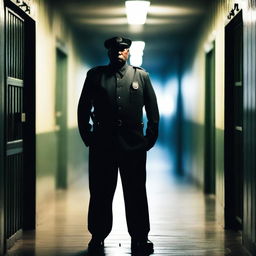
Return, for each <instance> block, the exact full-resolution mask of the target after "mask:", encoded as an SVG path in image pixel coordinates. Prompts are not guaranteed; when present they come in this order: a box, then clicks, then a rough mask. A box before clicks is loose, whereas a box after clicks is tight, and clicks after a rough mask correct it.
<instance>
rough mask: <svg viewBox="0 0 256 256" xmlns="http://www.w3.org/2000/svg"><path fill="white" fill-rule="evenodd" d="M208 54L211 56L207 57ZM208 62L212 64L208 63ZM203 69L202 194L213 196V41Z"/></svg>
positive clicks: (214, 105) (214, 182)
mask: <svg viewBox="0 0 256 256" xmlns="http://www.w3.org/2000/svg"><path fill="white" fill-rule="evenodd" d="M210 54H211V56H210V57H209V55H210ZM209 58H211V59H209ZM209 60H210V61H212V62H213V63H209ZM212 65H213V67H212ZM205 69H206V70H205V74H206V77H205V161H204V192H205V193H206V194H215V184H216V172H215V149H216V146H215V107H216V103H215V41H212V42H211V43H209V46H208V49H207V51H206V52H205ZM209 70H210V71H209ZM209 80H210V82H209ZM209 86H211V87H210V88H209ZM209 112H210V115H209Z"/></svg>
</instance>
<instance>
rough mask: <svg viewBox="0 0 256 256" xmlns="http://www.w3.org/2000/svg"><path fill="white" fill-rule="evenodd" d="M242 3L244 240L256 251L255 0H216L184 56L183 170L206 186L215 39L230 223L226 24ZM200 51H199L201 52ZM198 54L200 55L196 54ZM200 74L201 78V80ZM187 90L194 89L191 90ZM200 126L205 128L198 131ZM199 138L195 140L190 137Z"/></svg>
mask: <svg viewBox="0 0 256 256" xmlns="http://www.w3.org/2000/svg"><path fill="white" fill-rule="evenodd" d="M235 3H238V4H239V8H242V10H243V28H244V34H243V47H244V48H243V56H244V59H243V62H244V63H243V74H244V75H243V76H244V77H243V85H244V94H243V101H244V105H243V108H244V112H243V119H244V122H243V132H244V133H243V134H244V144H243V149H244V150H243V151H244V192H243V193H244V202H243V212H244V220H243V242H244V244H245V246H246V247H247V248H248V249H249V250H250V251H251V252H252V253H253V255H256V250H255V245H256V170H255V168H256V162H255V161H256V110H255V108H256V78H255V73H256V72H255V70H256V63H255V62H256V53H255V52H256V18H255V17H256V3H255V1H254V0H236V1H233V0H216V1H213V2H212V6H211V8H210V9H209V16H208V19H207V20H206V21H205V22H204V25H203V27H202V28H201V30H200V31H199V34H198V38H197V43H196V46H191V47H188V48H187V50H186V53H185V54H184V55H185V56H186V57H185V58H184V63H187V65H186V66H183V76H182V96H183V102H184V106H183V111H184V119H185V120H184V124H183V127H184V129H183V149H184V152H183V168H184V171H185V173H187V174H189V175H190V176H192V177H193V179H194V180H196V182H197V183H198V184H200V185H201V186H202V187H203V185H204V184H203V175H204V173H203V168H202V166H203V164H202V163H203V162H204V154H202V152H201V151H200V149H199V148H198V147H201V143H194V142H195V141H197V142H198V141H202V143H204V139H203V136H204V129H205V124H204V122H202V119H201V113H202V110H204V104H203V102H204V101H205V99H204V96H203V94H202V91H204V86H205V84H204V80H205V79H204V76H205V73H204V70H205V67H204V60H203V59H204V56H205V51H204V47H205V45H206V44H207V43H209V42H211V41H213V40H214V41H215V46H216V48H215V49H216V63H215V70H216V77H215V93H216V97H215V101H216V104H215V105H216V109H215V113H216V114H215V120H216V127H215V129H216V133H215V134H216V138H215V145H216V206H217V207H216V209H217V218H218V221H219V223H220V224H222V225H223V226H225V223H224V209H225V200H224V198H225V183H224V181H225V179H224V141H225V140H224V129H225V127H224V121H225V120H224V118H225V116H224V113H225V109H224V99H225V94H224V91H225V77H224V74H225V68H224V67H225V58H224V56H225V54H224V53H225V37H224V35H225V26H226V25H227V24H228V22H229V20H228V19H227V15H228V14H229V12H230V10H231V9H232V8H233V7H234V4H235ZM195 49H196V50H195ZM192 53H194V54H192ZM195 77H196V78H197V79H195ZM187 88H189V91H190V92H193V97H192V98H191V93H190V95H189V93H187ZM198 127H200V129H198ZM192 134H193V136H194V139H193V141H191V140H189V137H190V135H192Z"/></svg>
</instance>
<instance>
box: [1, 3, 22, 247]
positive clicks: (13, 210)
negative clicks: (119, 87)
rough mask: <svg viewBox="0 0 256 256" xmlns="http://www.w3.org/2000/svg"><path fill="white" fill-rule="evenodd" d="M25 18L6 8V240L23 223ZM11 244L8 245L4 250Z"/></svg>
mask: <svg viewBox="0 0 256 256" xmlns="http://www.w3.org/2000/svg"><path fill="white" fill-rule="evenodd" d="M23 63H24V19H22V18H21V17H20V16H19V15H17V14H16V13H15V12H13V11H12V10H11V9H9V8H6V75H7V79H6V169H5V174H6V175H5V184H6V186H5V237H6V239H7V242H9V241H10V240H11V238H12V237H13V236H14V235H17V234H19V233H20V232H21V231H22V224H23V196H24V195H23V186H24V183H23V177H24V175H23V172H24V164H23V161H24V157H23V122H25V113H24V106H23V94H24V65H23ZM9 246H10V245H9V244H8V243H7V247H9Z"/></svg>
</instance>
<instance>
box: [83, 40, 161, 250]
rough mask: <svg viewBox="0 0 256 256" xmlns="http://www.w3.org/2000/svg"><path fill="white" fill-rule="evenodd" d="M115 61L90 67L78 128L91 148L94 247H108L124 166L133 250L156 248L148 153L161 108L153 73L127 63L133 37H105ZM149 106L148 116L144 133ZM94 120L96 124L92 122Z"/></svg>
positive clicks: (91, 247)
mask: <svg viewBox="0 0 256 256" xmlns="http://www.w3.org/2000/svg"><path fill="white" fill-rule="evenodd" d="M104 45H105V47H106V48H107V49H108V56H109V59H110V64H109V65H107V66H98V67H95V68H93V69H91V70H89V71H88V73H87V77H86V80H85V83H84V87H83V90H82V94H81V97H80V100H79V105H78V126H79V131H80V134H81V137H82V139H83V141H84V143H85V145H86V146H89V189H90V203H89V213H88V229H89V231H90V233H91V234H92V239H91V241H90V242H89V247H88V248H89V250H94V251H95V250H98V249H103V248H104V239H105V238H106V237H107V236H108V234H109V233H110V231H111V229H112V201H113V196H114V193H115V189H116V185H117V176H118V169H119V171H120V176H121V180H122V186H123V192H124V200H125V210H126V219H127V226H128V232H129V234H130V236H131V250H132V252H135V253H136V252H145V253H152V252H153V243H152V242H150V241H149V240H148V233H149V230H150V227H149V214H148V203H147V195H146V151H147V150H149V149H150V148H151V147H153V145H154V144H155V142H156V139H157V136H158V123H159V111H158V106H157V100H156V96H155V93H154V90H153V87H152V85H151V82H150V79H149V76H148V74H147V72H145V71H144V70H143V69H141V68H138V67H133V66H130V65H128V64H127V63H126V61H127V59H128V57H129V47H130V45H131V40H129V39H126V38H122V37H114V38H110V39H108V40H106V41H105V43H104ZM143 107H145V111H146V116H147V127H146V134H145V135H144V133H143V122H142V121H143ZM90 118H91V119H92V121H93V127H92V125H91V124H90Z"/></svg>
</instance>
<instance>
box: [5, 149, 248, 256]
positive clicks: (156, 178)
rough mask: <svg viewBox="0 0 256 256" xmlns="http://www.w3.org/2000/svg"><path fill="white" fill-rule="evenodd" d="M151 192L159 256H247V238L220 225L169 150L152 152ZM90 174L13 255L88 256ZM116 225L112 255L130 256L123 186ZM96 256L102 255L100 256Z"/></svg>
mask: <svg viewBox="0 0 256 256" xmlns="http://www.w3.org/2000/svg"><path fill="white" fill-rule="evenodd" d="M147 169H148V176H147V189H148V200H149V210H150V218H151V231H150V234H149V238H150V239H151V240H152V241H153V242H154V244H155V252H154V254H153V255H159V256H160V255H166V256H167V255H168V256H171V255H175V256H180V255H183V256H191V255H194V256H222V255H230V256H231V255H232V256H245V255H249V254H247V253H246V252H245V251H244V249H242V246H241V243H242V242H241V234H240V233H239V232H236V231H231V230H224V229H223V227H222V226H221V225H219V224H218V223H217V222H216V216H215V198H214V197H213V196H211V195H205V194H204V193H203V192H202V190H200V189H198V188H197V187H196V186H195V185H194V184H192V183H191V182H189V179H187V178H184V177H180V176H176V175H175V174H174V171H173V168H172V162H171V161H170V158H169V152H168V150H167V149H165V148H163V147H161V146H159V145H158V146H156V147H155V148H154V149H152V150H151V151H149V153H148V164H147ZM88 198H89V195H88V189H87V172H86V166H85V172H84V176H83V177H81V178H80V179H79V180H78V181H77V182H76V183H74V185H73V186H72V187H71V188H70V189H68V190H57V191H56V194H55V197H54V198H49V200H48V202H47V204H46V205H45V206H44V207H41V209H43V210H42V211H41V212H38V216H37V219H38V223H37V227H36V230H35V231H26V232H24V236H23V238H22V239H21V240H19V241H17V242H16V244H15V245H14V247H12V248H11V249H10V250H9V251H8V253H7V255H8V256H25V255H26V256H30V255H31V256H32V255H33V256H45V255H47V256H53V255H56V256H57V255H58V256H64V255H65V256H82V255H87V251H86V248H87V243H88V241H89V240H90V234H89V233H88V231H86V218H87V216H86V214H87V205H88ZM113 212H114V224H113V230H112V232H111V234H110V235H109V236H108V238H107V239H106V241H105V255H106V256H117V255H118V256H123V255H130V238H129V235H128V232H127V228H126V222H125V212H124V203H123V197H122V189H121V184H120V182H119V183H118V187H117V191H116V194H115V198H114V205H113ZM95 256H96V255H95Z"/></svg>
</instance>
